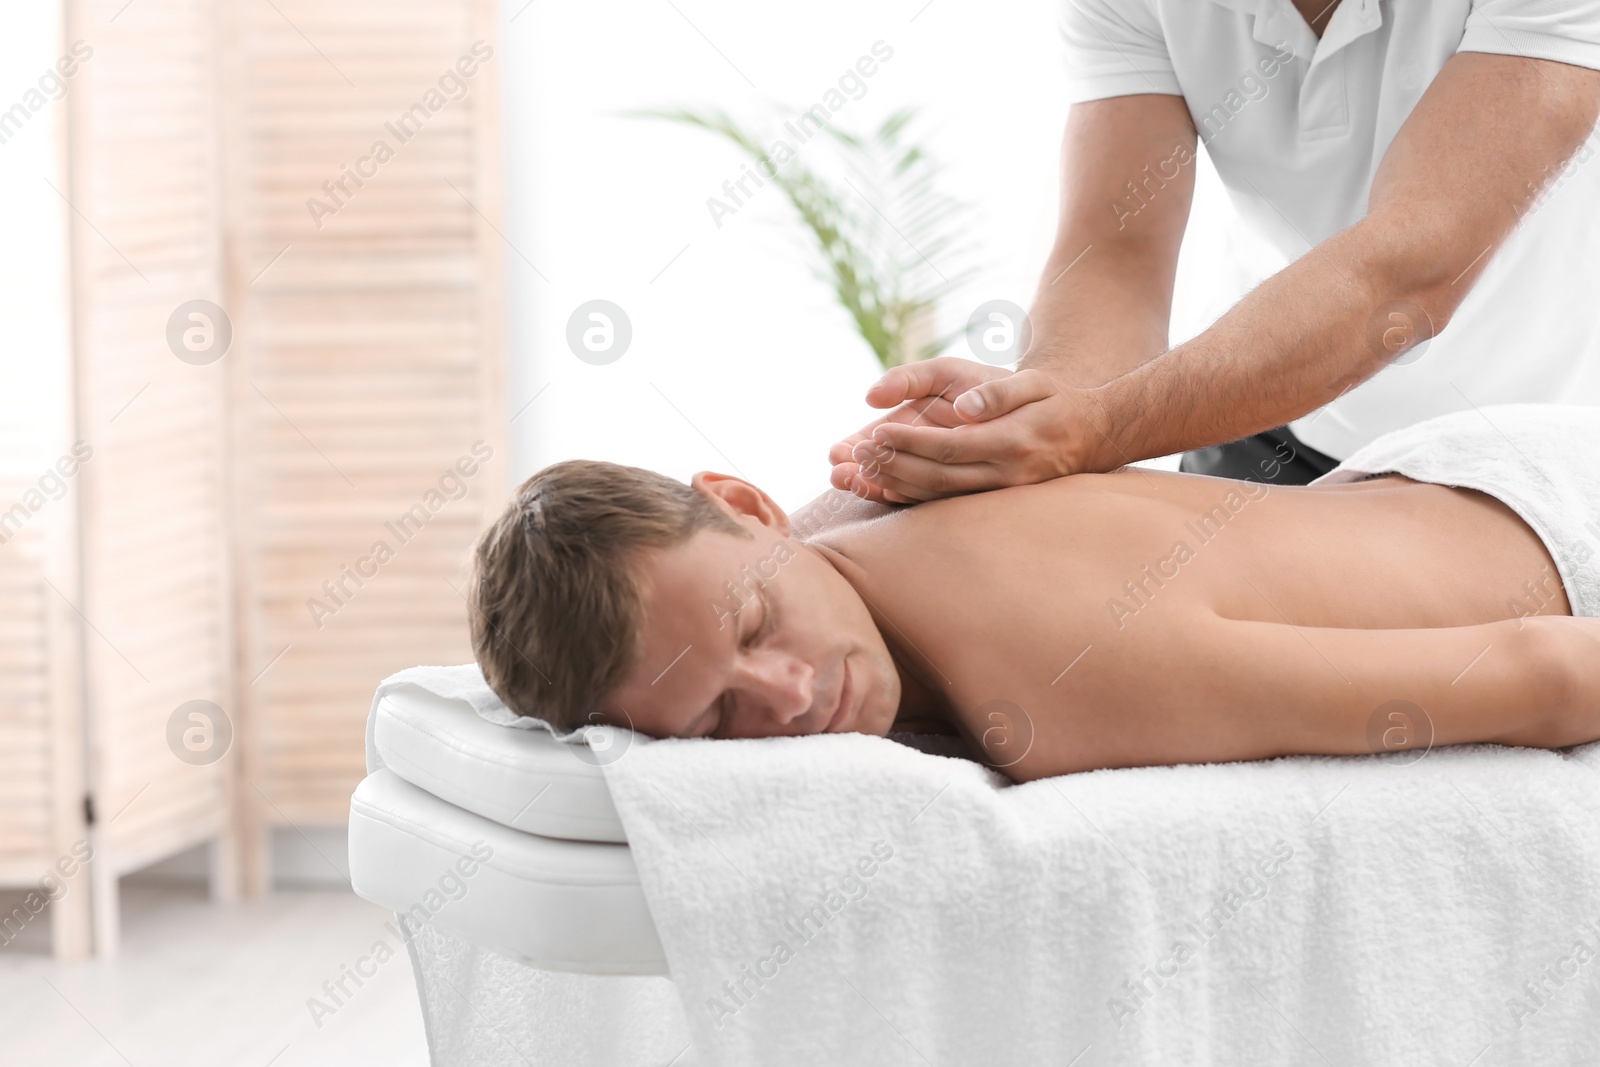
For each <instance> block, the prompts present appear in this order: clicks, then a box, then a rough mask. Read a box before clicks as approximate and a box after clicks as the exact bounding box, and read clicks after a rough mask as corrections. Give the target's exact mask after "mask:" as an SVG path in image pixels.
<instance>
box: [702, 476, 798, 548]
mask: <svg viewBox="0 0 1600 1067" xmlns="http://www.w3.org/2000/svg"><path fill="white" fill-rule="evenodd" d="M689 485H690V487H691V488H693V489H694V490H695V492H697V493H699V494H700V495H702V496H704V497H707V498H709V499H710V500H711V501H712V503H714V504H717V505H719V506H720V507H722V508H723V510H725V511H727V512H729V513H730V514H731V515H732V516H733V517H734V518H736V519H738V518H742V517H745V516H749V517H750V518H753V519H755V520H756V521H758V522H760V523H761V525H763V526H765V527H767V528H768V529H769V530H773V531H775V532H776V533H778V534H779V535H781V536H783V537H788V536H789V516H788V515H787V514H786V513H785V512H784V510H783V509H782V508H780V507H779V506H778V503H777V501H775V500H773V499H772V498H771V497H770V496H768V495H767V494H766V493H763V492H762V491H761V490H760V489H757V488H756V487H755V486H753V485H751V484H750V483H749V482H747V481H745V480H744V479H743V478H735V477H734V476H733V475H731V474H718V473H716V472H715V471H701V472H700V473H698V474H696V475H695V476H694V477H693V478H690V479H689Z"/></svg>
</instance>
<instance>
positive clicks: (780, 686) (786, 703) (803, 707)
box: [744, 649, 816, 726]
mask: <svg viewBox="0 0 1600 1067" xmlns="http://www.w3.org/2000/svg"><path fill="white" fill-rule="evenodd" d="M744 674H745V680H744V687H745V688H746V689H747V690H748V691H749V692H750V693H751V694H752V695H753V696H756V697H757V698H758V699H760V701H761V702H762V703H763V704H765V705H766V707H767V709H768V710H769V711H770V713H771V716H772V718H773V720H774V721H775V722H777V723H778V724H780V725H785V726H786V725H788V724H789V723H790V722H792V721H793V720H794V719H796V718H798V717H800V716H801V715H804V714H805V713H806V712H807V711H808V710H810V708H811V699H812V682H813V681H815V679H816V672H815V671H813V670H812V669H811V666H810V665H809V664H807V663H805V662H804V661H803V660H800V659H797V658H795V657H794V656H791V655H788V654H786V653H783V652H774V651H770V650H765V649H763V650H758V651H755V652H752V653H750V654H749V655H747V656H746V657H745V662H744Z"/></svg>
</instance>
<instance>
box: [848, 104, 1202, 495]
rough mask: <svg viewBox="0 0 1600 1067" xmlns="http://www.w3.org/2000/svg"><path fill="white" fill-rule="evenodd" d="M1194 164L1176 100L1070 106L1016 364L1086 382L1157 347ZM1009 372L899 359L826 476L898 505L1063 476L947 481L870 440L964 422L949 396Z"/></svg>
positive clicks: (1112, 373) (1102, 378)
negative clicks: (1048, 234) (1047, 233)
mask: <svg viewBox="0 0 1600 1067" xmlns="http://www.w3.org/2000/svg"><path fill="white" fill-rule="evenodd" d="M1195 166H1196V156H1195V130H1194V124H1193V122H1192V121H1191V120H1190V118H1189V110H1188V105H1187V104H1186V103H1185V101H1184V99H1183V97H1181V96H1172V95H1163V94H1156V93H1141V94H1137V95H1133V96H1118V97H1111V98H1109V99H1105V100H1090V101H1085V102H1083V103H1079V104H1074V105H1073V106H1072V108H1071V109H1070V110H1069V111H1068V113H1067V126H1066V132H1065V134H1064V135H1063V136H1062V140H1061V208H1060V215H1059V219H1058V221H1057V226H1056V236H1055V243H1054V245H1053V246H1052V248H1051V252H1050V258H1049V260H1048V261H1047V262H1046V263H1045V267H1044V270H1043V272H1042V273H1041V274H1040V277H1039V287H1038V290H1037V292H1036V294H1035V296H1034V301H1033V307H1032V309H1031V310H1030V311H1029V313H1028V319H1029V323H1030V325H1031V327H1032V334H1033V336H1032V343H1031V344H1030V345H1029V346H1028V348H1027V350H1026V352H1025V353H1024V355H1023V358H1022V359H1021V361H1020V362H1019V363H1018V369H1019V370H1024V371H1026V370H1032V371H1034V372H1035V373H1037V372H1046V373H1048V374H1049V375H1050V379H1051V380H1052V381H1054V382H1059V383H1061V384H1063V385H1070V386H1078V387H1082V388H1085V389H1087V388H1090V387H1093V386H1097V385H1100V384H1102V383H1104V382H1106V381H1107V380H1109V379H1111V378H1115V377H1116V376H1118V375H1120V374H1122V373H1123V372H1125V371H1127V370H1130V369H1132V368H1133V367H1136V366H1138V365H1139V364H1140V363H1142V362H1143V361H1145V360H1147V359H1150V358H1152V357H1154V356H1157V355H1159V354H1160V353H1162V352H1164V351H1166V349H1167V330H1168V324H1169V321H1170V319H1171V314H1172V287H1173V281H1174V279H1175V276H1176V274H1177V267H1178V248H1179V246H1180V245H1181V244H1182V243H1183V231H1184V227H1185V226H1186V225H1187V224H1188V221H1189V208H1190V205H1191V203H1192V201H1193V199H1194V171H1195ZM1009 374H1010V372H1008V371H1005V370H1001V369H999V368H997V367H991V366H989V365H987V364H982V363H974V362H972V361H970V360H963V359H949V358H946V359H934V360H928V361H925V362H922V363H913V364H908V365H906V366H904V367H898V368H896V369H895V370H894V371H892V372H891V373H890V374H888V375H886V376H885V377H884V378H883V379H882V380H881V381H879V382H878V383H877V384H875V385H873V386H872V387H871V388H870V389H868V390H867V401H868V402H869V403H871V404H872V405H873V406H874V407H880V408H881V407H891V406H894V405H900V406H899V407H896V408H895V410H894V411H893V412H891V413H890V414H888V415H886V416H884V417H883V418H881V419H878V420H876V421H875V422H873V423H872V424H870V425H868V426H866V427H865V428H863V429H862V430H861V431H860V432H858V433H855V434H852V435H851V436H849V437H847V438H845V439H844V440H842V441H840V442H839V443H838V444H836V445H834V446H833V448H832V449H831V450H830V451H829V454H828V458H829V461H830V462H831V463H832V464H833V473H832V481H833V484H834V485H835V486H836V487H837V488H839V489H841V490H846V489H847V490H850V491H852V492H855V493H858V494H862V495H865V496H867V497H870V498H871V499H874V500H888V501H892V502H895V503H906V502H908V501H912V500H923V499H927V498H929V497H931V496H939V495H944V494H945V493H947V492H950V491H958V492H961V491H968V490H970V489H974V488H994V487H995V486H998V485H1002V484H1015V483H1016V482H1023V481H1040V480H1042V479H1043V478H1047V477H1054V476H1055V475H1057V474H1064V473H1067V470H1066V469H1064V468H1059V467H1056V466H1052V465H1050V463H1049V462H1048V461H1047V462H1046V463H1045V464H1043V465H1042V466H1041V467H1040V468H1039V469H1038V470H1037V471H1036V472H1034V473H1033V474H1031V475H1028V476H1012V477H1010V478H1006V477H1000V476H995V477H991V478H990V479H989V481H988V483H987V484H983V485H973V484H969V483H968V481H966V480H962V479H956V480H953V481H952V480H949V477H950V474H951V472H949V471H947V470H944V469H942V468H941V466H940V464H939V462H938V460H937V454H936V453H922V454H918V450H917V448H915V447H912V448H909V449H906V450H904V451H901V452H898V453H897V452H896V451H895V448H894V445H896V444H898V443H899V442H898V440H891V441H889V442H888V446H887V447H884V446H883V445H880V444H877V443H875V441H874V438H873V434H874V431H876V430H877V429H878V428H879V427H881V426H888V427H891V429H889V430H886V431H885V432H886V433H894V432H897V431H896V430H895V429H894V427H898V426H908V427H910V428H911V429H913V430H915V429H917V428H919V427H920V428H935V427H937V428H942V429H945V430H948V429H949V428H951V427H958V426H962V425H963V424H964V423H965V422H966V421H967V420H966V419H965V418H963V417H962V416H961V415H959V414H957V413H956V412H955V410H954V409H953V407H952V403H953V401H954V400H955V398H956V397H958V396H960V395H961V394H962V393H964V392H968V391H970V390H972V389H973V388H974V387H976V386H979V385H981V384H982V383H985V382H993V381H995V380H997V379H1003V378H1006V377H1009ZM902 401H905V403H901V402H902ZM962 432H965V430H963V431H962ZM897 490H904V491H903V492H898V491H897Z"/></svg>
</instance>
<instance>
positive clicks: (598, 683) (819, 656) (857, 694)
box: [468, 460, 900, 737]
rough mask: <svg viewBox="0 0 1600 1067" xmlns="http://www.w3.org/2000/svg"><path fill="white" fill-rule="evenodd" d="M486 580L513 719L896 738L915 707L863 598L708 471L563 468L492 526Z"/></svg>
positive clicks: (496, 664) (824, 558) (494, 681)
mask: <svg viewBox="0 0 1600 1067" xmlns="http://www.w3.org/2000/svg"><path fill="white" fill-rule="evenodd" d="M473 572H474V573H473V576H472V580H471V582H470V585H469V594H468V600H469V603H470V609H469V614H470V624H471V631H472V645H473V650H474V653H475V655H476V656H477V659H478V662H479V664H480V665H481V666H482V668H483V673H484V677H485V679H486V680H487V681H488V683H489V685H490V687H491V688H493V689H494V691H495V692H496V693H497V694H498V695H499V696H500V699H501V700H503V701H504V702H505V703H506V705H507V706H508V707H509V708H511V709H512V710H513V711H515V712H517V713H518V714H522V715H534V716H538V717H540V718H543V719H545V720H547V721H549V722H551V723H552V724H554V725H555V726H556V727H557V728H561V729H566V728H572V727H575V726H579V725H582V724H583V723H586V722H611V723H616V724H618V725H624V726H631V727H633V728H634V729H637V730H641V731H643V732H645V733H649V734H654V735H657V736H663V737H665V736H672V737H689V736H712V735H714V736H717V737H768V736H781V735H790V734H809V733H819V732H821V731H823V730H825V729H828V728H829V727H830V724H831V726H832V729H834V730H835V731H855V732H860V733H872V734H878V735H882V734H885V733H887V732H888V730H889V727H890V725H891V724H892V723H893V720H894V716H895V712H896V710H897V709H898V707H899V701H900V679H899V675H898V672H897V671H896V669H895V666H894V661H893V659H892V658H891V657H890V655H889V651H888V648H887V646H886V645H885V644H884V642H883V638H882V636H881V635H880V634H879V632H878V628H877V625H876V624H875V623H874V622H873V619H872V616H871V613H870V612H869V611H868V610H867V607H866V605H865V603H864V602H863V601H862V599H861V597H860V596H859V595H858V594H857V593H856V591H855V589H854V587H853V586H851V584H850V583H849V582H848V581H847V580H846V579H845V578H844V576H843V575H841V574H840V573H839V571H838V570H837V569H836V568H835V566H834V565H833V563H832V562H830V559H829V557H828V555H827V554H826V553H825V551H824V550H819V549H818V548H815V547H813V546H810V545H807V544H804V543H802V542H799V541H796V540H795V539H794V538H793V537H792V536H790V528H789V520H788V517H787V516H786V515H785V514H784V513H783V511H782V510H781V509H780V508H779V507H778V506H777V504H775V503H774V502H773V501H772V499H771V498H770V497H768V496H767V495H766V494H765V493H763V492H762V491H761V490H760V489H757V488H756V487H755V486H753V485H751V484H750V483H749V482H746V481H744V480H742V479H739V478H734V477H731V476H729V475H723V474H711V473H708V472H702V473H700V474H697V475H695V476H694V478H693V479H692V480H691V482H690V484H689V485H685V484H683V483H682V482H679V481H676V480H674V479H671V478H667V477H665V476H663V475H660V474H656V473H654V472H652V471H647V470H642V469H640V468H637V467H624V466H619V465H617V464H614V463H598V462H591V461H583V460H575V461H569V462H566V463H557V464H554V465H552V466H550V467H546V468H545V469H544V470H542V471H540V472H539V473H538V474H535V475H534V476H533V477H531V478H529V479H528V480H527V481H526V482H524V483H523V484H522V485H521V486H519V487H518V489H517V491H516V493H514V494H513V496H512V499H511V502H510V503H509V504H508V505H507V507H506V510H505V511H504V512H503V513H502V514H501V515H500V517H499V518H498V519H497V520H496V521H495V522H494V524H493V525H491V526H490V527H489V529H487V530H485V531H484V533H483V534H482V536H481V537H480V538H479V539H478V543H477V546H476V548H475V550H474V553H473ZM847 679H848V691H846V689H845V687H846V680H847ZM841 697H843V698H844V705H843V707H842V709H840V713H839V716H838V718H837V721H835V718H834V713H835V709H836V707H839V703H840V699H841Z"/></svg>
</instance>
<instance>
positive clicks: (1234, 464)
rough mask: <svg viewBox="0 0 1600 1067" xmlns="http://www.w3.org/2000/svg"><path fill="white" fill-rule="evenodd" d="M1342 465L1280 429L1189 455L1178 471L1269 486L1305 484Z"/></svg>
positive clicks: (1186, 453) (1195, 451)
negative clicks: (1262, 483) (1263, 483)
mask: <svg viewBox="0 0 1600 1067" xmlns="http://www.w3.org/2000/svg"><path fill="white" fill-rule="evenodd" d="M1338 465H1339V461H1338V460H1336V459H1334V458H1333V457H1332V456H1328V455H1324V454H1323V453H1321V452H1318V451H1317V450H1316V449H1314V448H1312V447H1311V446H1310V445H1308V444H1306V443H1305V442H1304V441H1302V440H1300V439H1299V438H1298V437H1296V436H1295V435H1294V434H1293V433H1291V432H1290V430H1289V427H1287V426H1279V427H1278V428H1277V429H1274V430H1263V431H1261V432H1260V433H1258V434H1254V435H1252V436H1250V437H1241V438H1240V439H1239V440H1237V441H1229V442H1228V443H1227V444H1225V445H1212V446H1211V447H1210V448H1197V449H1195V450H1194V451H1193V452H1185V453H1184V454H1183V459H1182V460H1181V461H1179V463H1178V469H1179V470H1180V471H1184V472H1186V473H1188V474H1210V475H1213V476H1214V477H1217V478H1236V479H1239V480H1241V481H1252V482H1265V483H1267V484H1268V485H1305V484H1306V483H1308V482H1310V481H1311V480H1312V479H1313V478H1317V477H1320V476H1321V475H1324V474H1327V473H1328V472H1329V471H1331V470H1333V468H1335V467H1337V466H1338Z"/></svg>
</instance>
